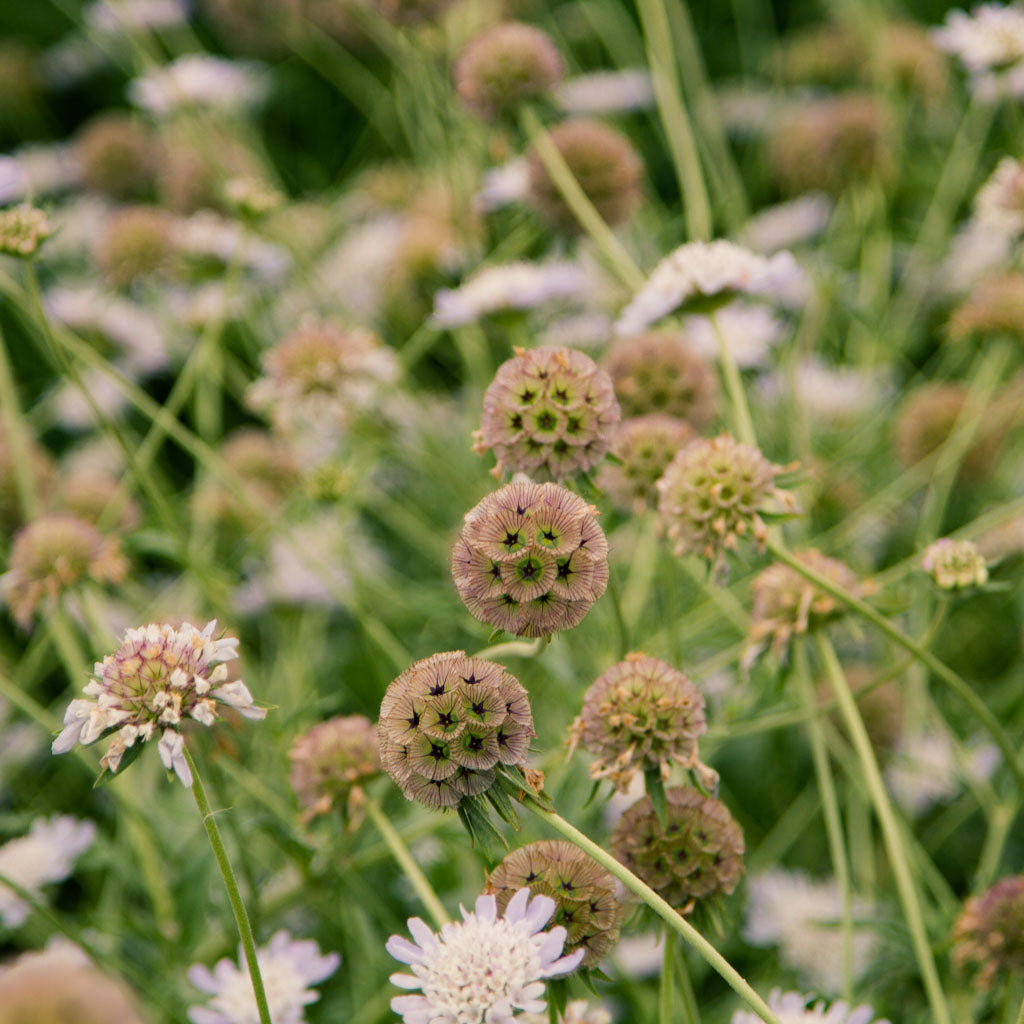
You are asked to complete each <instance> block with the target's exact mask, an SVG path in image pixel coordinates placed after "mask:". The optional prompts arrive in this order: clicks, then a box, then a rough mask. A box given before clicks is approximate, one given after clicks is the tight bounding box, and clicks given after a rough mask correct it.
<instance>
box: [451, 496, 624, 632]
mask: <svg viewBox="0 0 1024 1024" xmlns="http://www.w3.org/2000/svg"><path fill="white" fill-rule="evenodd" d="M596 515H597V510H596V509H595V508H594V507H593V506H592V505H588V504H587V503H586V502H585V501H584V500H583V499H582V498H581V497H580V496H579V495H577V494H573V493H572V491H568V490H566V489H565V488H564V487H559V486H558V485H557V484H551V483H548V484H535V483H533V482H531V481H523V482H521V483H513V484H509V485H508V486H506V487H502V488H501V489H500V490H498V491H495V492H494V493H493V494H489V495H487V497H485V498H484V499H483V501H481V502H480V503H479V504H478V505H477V506H476V507H475V508H473V509H471V510H470V511H469V512H467V513H466V517H465V521H464V524H463V527H462V532H461V533H460V534H459V539H458V540H457V541H456V542H455V548H454V550H453V551H452V578H453V579H454V581H455V587H456V589H457V590H458V592H459V597H461V598H462V600H463V602H464V604H465V605H466V607H467V608H468V609H469V611H470V613H471V614H472V615H473V616H475V617H476V618H478V619H479V620H480V621H481V622H486V623H487V624H488V625H491V626H495V627H496V628H498V629H504V630H507V631H508V632H509V633H514V634H515V635H516V636H546V635H548V634H549V633H556V632H559V631H560V630H563V629H571V628H572V627H573V626H575V625H577V624H578V623H579V622H580V621H581V620H582V619H583V616H584V615H586V614H587V612H588V611H589V610H590V608H591V606H592V605H593V604H594V602H595V601H596V600H597V599H598V598H599V597H600V596H601V595H602V594H603V593H604V591H605V587H607V585H608V541H607V540H606V538H605V535H604V532H603V531H602V530H601V527H600V526H598V524H597V519H596Z"/></svg>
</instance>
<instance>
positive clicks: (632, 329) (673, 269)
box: [615, 239, 803, 335]
mask: <svg viewBox="0 0 1024 1024" xmlns="http://www.w3.org/2000/svg"><path fill="white" fill-rule="evenodd" d="M802 280H803V271H802V270H801V269H800V266H799V264H798V263H797V262H796V260H795V259H794V258H793V254H792V253H790V252H787V251H783V252H777V253H775V254H774V255H773V256H761V255H759V254H758V253H755V252H751V251H750V250H749V249H745V248H744V247H743V246H741V245H736V243H735V242H727V241H725V240H724V239H719V240H717V241H714V242H687V243H686V244H685V245H681V246H680V247H679V248H678V249H676V250H675V252H673V253H670V254H669V255H668V256H666V257H665V258H664V259H663V260H662V261H661V262H660V263H659V264H658V265H657V266H656V267H655V268H654V270H653V271H652V273H651V275H650V277H648V279H647V281H646V282H645V283H644V284H643V285H642V286H641V288H640V290H639V291H638V292H637V293H636V295H634V296H633V298H632V299H631V300H630V302H629V303H628V304H627V305H626V307H625V309H623V311H622V313H621V314H620V315H619V319H618V320H617V321H616V322H615V333H616V334H619V335H629V334H639V333H640V332H641V331H642V330H644V328H646V327H647V326H648V325H649V324H652V323H654V322H655V321H657V320H660V319H661V318H662V317H664V316H667V315H668V314H669V313H672V312H675V311H677V310H678V311H680V312H685V307H686V305H687V304H697V303H700V302H701V301H702V300H720V302H721V303H722V304H724V303H725V302H727V301H728V300H729V299H730V298H731V297H733V296H735V295H737V294H740V293H746V294H750V295H769V296H770V295H772V294H773V293H774V294H775V295H776V296H778V295H780V294H782V293H784V292H785V291H787V290H789V289H791V288H792V287H793V286H794V284H796V283H797V282H799V281H802Z"/></svg>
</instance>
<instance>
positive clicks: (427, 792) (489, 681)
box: [377, 651, 535, 808]
mask: <svg viewBox="0 0 1024 1024" xmlns="http://www.w3.org/2000/svg"><path fill="white" fill-rule="evenodd" d="M377 729H378V736H379V738H380V756H381V763H382V764H383V766H384V770H385V771H386V772H387V773H388V774H389V775H390V776H391V777H392V778H393V779H394V780H395V782H397V783H398V786H399V788H400V789H401V790H402V792H403V793H404V794H405V796H406V798H407V799H409V800H416V801H418V802H419V803H421V804H425V805H426V806H427V807H433V808H440V807H455V806H456V805H458V804H459V803H460V802H461V801H462V799H463V798H464V797H474V796H479V795H480V794H481V793H483V792H485V791H486V790H487V789H489V788H490V786H491V785H492V783H493V782H494V780H495V778H496V770H497V769H499V768H500V767H501V766H502V765H522V764H523V763H524V761H525V758H526V750H527V747H528V745H529V743H530V739H531V738H532V737H533V736H534V735H535V734H534V731H533V715H532V713H531V711H530V699H529V696H528V695H527V693H526V690H524V689H523V687H522V686H521V685H520V684H519V681H518V680H517V679H516V678H515V676H513V675H512V674H511V673H510V672H507V671H506V670H505V669H504V668H503V667H502V666H501V665H497V664H495V663H494V662H491V661H484V660H483V659H482V658H470V657H467V656H466V654H465V653H464V652H463V651H446V652H444V653H442V654H435V655H433V656H431V657H429V658H424V659H423V660H422V661H417V662H416V663H415V664H413V665H411V666H410V667H409V668H407V669H406V670H405V671H404V672H403V673H402V674H401V675H400V676H399V677H398V678H397V679H395V680H394V682H392V683H391V685H390V686H389V687H388V688H387V692H386V693H385V694H384V700H383V702H382V703H381V706H380V722H379V724H378V726H377Z"/></svg>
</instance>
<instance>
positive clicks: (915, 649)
mask: <svg viewBox="0 0 1024 1024" xmlns="http://www.w3.org/2000/svg"><path fill="white" fill-rule="evenodd" d="M767 546H768V550H769V551H770V552H771V553H772V554H773V555H774V556H775V557H776V558H777V559H778V560H779V561H780V562H785V563H786V565H788V566H789V567H790V568H791V569H795V570H796V571H797V572H798V573H799V574H800V575H801V576H803V577H804V579H806V580H810V582H811V583H813V584H814V585H815V586H816V587H819V588H820V589H822V590H824V591H825V593H826V594H831V595H832V596H833V597H834V598H836V599H837V600H839V601H841V602H842V603H843V604H844V605H846V607H847V608H851V609H852V610H853V611H855V612H857V614H858V615H861V616H862V617H863V618H865V619H867V620H868V621H869V622H871V623H873V624H874V625H875V626H877V627H878V628H879V629H880V630H881V631H882V632H883V633H884V634H885V635H886V636H887V637H888V638H889V639H890V640H892V641H893V643H895V644H897V645H898V646H899V647H902V648H903V649H904V650H905V651H907V652H908V653H909V654H912V655H913V656H914V657H915V658H917V659H918V660H919V661H921V662H922V663H923V664H924V665H925V666H926V667H927V668H928V670H929V671H930V672H931V673H932V674H933V675H935V676H937V677H938V678H939V679H941V680H942V681H943V682H944V683H945V684H946V685H947V686H948V687H949V688H950V689H951V690H952V691H953V692H954V693H955V694H956V695H957V696H958V697H959V698H960V699H961V700H962V701H963V702H964V703H965V704H966V705H967V706H968V707H969V708H970V709H971V711H973V712H974V714H975V716H976V717H977V718H978V720H979V721H980V722H981V723H982V724H983V725H984V726H985V728H986V729H987V730H988V732H989V734H990V735H991V736H992V739H993V740H994V741H995V743H996V745H997V746H998V747H999V749H1000V750H1001V751H1002V753H1003V757H1004V758H1005V759H1006V765H1007V767H1008V768H1009V769H1010V771H1011V772H1012V773H1013V777H1014V778H1015V779H1016V780H1017V784H1018V785H1019V786H1020V787H1021V789H1022V790H1024V768H1022V767H1021V764H1020V761H1019V755H1018V753H1017V748H1016V747H1015V745H1014V743H1013V741H1012V740H1011V739H1010V737H1009V736H1008V735H1007V734H1006V731H1005V730H1004V729H1003V727H1002V725H1000V723H999V719H998V718H996V716H995V715H994V714H993V713H992V711H991V710H990V709H989V707H988V705H987V704H985V702H984V701H983V700H982V699H981V698H980V697H979V696H978V695H977V694H976V693H975V692H974V691H973V690H972V689H971V687H970V686H969V685H968V684H967V683H966V682H965V681H964V680H963V679H962V678H961V677H960V676H959V675H957V673H956V672H954V671H953V670H952V669H951V668H950V667H949V666H948V665H946V664H944V663H943V662H941V661H939V659H938V658H936V657H935V655H934V654H932V653H931V652H930V651H928V650H926V649H925V648H924V647H922V646H921V645H920V644H919V643H918V642H917V641H916V640H914V639H913V638H912V637H909V636H907V634H906V633H904V632H903V631H902V630H900V629H898V628H897V627H896V626H894V625H893V624H892V623H891V622H890V621H889V620H888V619H887V618H886V617H885V616H884V615H882V614H881V613H880V612H878V611H876V610H875V609H874V608H872V607H871V605H869V604H868V603H867V602H866V601H865V600H863V599H862V598H860V597H857V596H856V595H855V594H851V593H850V592H849V591H848V590H846V589H844V588H843V587H841V586H839V585H838V584H837V583H835V582H833V581H832V580H830V579H829V578H828V577H827V576H823V575H822V574H821V573H819V572H816V571H815V570H814V569H812V568H811V567H810V566H808V565H805V564H804V563H803V562H801V561H800V560H799V559H798V558H794V556H793V555H792V554H791V553H790V552H789V551H788V550H787V549H786V548H785V547H784V546H783V545H782V544H781V543H780V542H779V541H777V540H775V539H770V540H769V541H768V545H767Z"/></svg>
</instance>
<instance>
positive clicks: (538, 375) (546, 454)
mask: <svg viewBox="0 0 1024 1024" xmlns="http://www.w3.org/2000/svg"><path fill="white" fill-rule="evenodd" d="M619 415H620V413H619V405H618V402H616V401H615V394H614V391H613V389H612V382H611V380H610V379H609V377H608V374H607V373H605V372H604V370H602V369H601V368H600V367H599V366H598V365H597V364H596V363H595V362H594V361H593V359H591V358H590V356H588V355H585V354H584V353H583V352H577V351H576V350H575V349H571V348H551V347H542V348H534V349H516V354H515V356H514V357H513V358H512V359H508V360H506V361H505V362H504V363H502V364H501V366H499V367H498V372H497V373H496V374H495V375H494V380H493V381H491V383H490V385H489V386H488V388H487V391H486V392H485V393H484V411H483V418H482V419H481V421H480V430H479V431H478V432H477V433H476V434H474V445H473V448H474V450H475V451H477V452H479V453H480V454H483V453H484V452H486V451H489V450H490V451H493V452H494V455H495V458H496V459H497V460H498V464H497V466H496V467H495V468H496V471H497V472H498V473H501V472H509V473H526V474H527V475H528V476H531V477H540V478H541V479H554V480H564V479H565V478H566V477H569V476H572V475H573V474H575V473H585V472H586V471H587V470H588V469H590V468H591V467H593V466H596V465H597V464H598V463H599V462H600V461H601V460H602V459H603V458H604V457H605V455H606V454H607V452H608V448H609V446H610V444H611V437H612V431H613V430H614V428H615V426H616V425H617V424H618V422H619Z"/></svg>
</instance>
